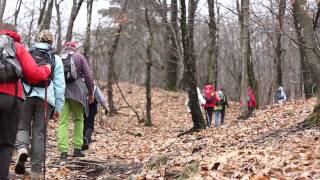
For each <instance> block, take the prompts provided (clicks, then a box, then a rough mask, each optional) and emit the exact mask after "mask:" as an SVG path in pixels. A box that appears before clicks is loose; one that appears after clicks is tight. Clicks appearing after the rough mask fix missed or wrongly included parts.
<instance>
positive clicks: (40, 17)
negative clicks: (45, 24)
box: [38, 0, 48, 26]
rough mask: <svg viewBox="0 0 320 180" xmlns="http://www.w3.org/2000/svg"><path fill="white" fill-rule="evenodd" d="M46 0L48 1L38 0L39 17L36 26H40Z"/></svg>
mask: <svg viewBox="0 0 320 180" xmlns="http://www.w3.org/2000/svg"><path fill="white" fill-rule="evenodd" d="M47 2H48V0H41V1H40V14H39V19H38V26H40V24H41V22H42V18H43V16H44V13H45V12H46V8H47Z"/></svg>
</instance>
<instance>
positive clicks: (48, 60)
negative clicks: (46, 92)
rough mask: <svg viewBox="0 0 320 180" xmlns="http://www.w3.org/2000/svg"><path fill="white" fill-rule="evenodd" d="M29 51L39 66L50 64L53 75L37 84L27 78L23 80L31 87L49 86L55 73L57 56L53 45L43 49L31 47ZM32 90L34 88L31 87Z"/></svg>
mask: <svg viewBox="0 0 320 180" xmlns="http://www.w3.org/2000/svg"><path fill="white" fill-rule="evenodd" d="M29 53H30V54H31V56H32V57H33V59H34V60H35V61H36V63H37V64H38V65H39V66H41V65H46V64H50V66H51V75H50V76H49V78H48V79H47V80H44V81H40V82H39V83H37V84H31V83H28V82H27V81H26V80H25V79H23V82H24V83H26V84H28V85H30V86H31V87H41V88H45V87H48V86H49V85H50V84H51V81H52V79H53V74H54V73H53V72H54V68H55V57H54V55H55V54H54V51H53V49H52V47H51V46H49V49H41V48H37V47H31V48H30V49H29ZM31 90H32V88H31V89H30V91H31ZM28 94H30V93H28Z"/></svg>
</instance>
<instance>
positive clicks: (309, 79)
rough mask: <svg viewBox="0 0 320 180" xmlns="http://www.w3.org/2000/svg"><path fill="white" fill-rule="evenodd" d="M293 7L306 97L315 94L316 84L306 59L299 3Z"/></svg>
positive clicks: (302, 81)
mask: <svg viewBox="0 0 320 180" xmlns="http://www.w3.org/2000/svg"><path fill="white" fill-rule="evenodd" d="M292 8H293V14H292V16H293V22H294V26H295V29H296V33H297V39H298V42H299V44H298V46H299V53H300V63H301V83H303V88H301V89H303V90H304V95H305V97H306V98H310V97H312V96H313V92H312V91H313V85H314V84H315V81H314V78H313V75H312V73H311V67H310V64H309V63H308V61H307V59H306V48H305V46H304V44H305V42H304V39H303V31H302V27H301V21H302V16H301V15H300V10H299V6H298V5H294V6H292Z"/></svg>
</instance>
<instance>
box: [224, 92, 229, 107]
mask: <svg viewBox="0 0 320 180" xmlns="http://www.w3.org/2000/svg"><path fill="white" fill-rule="evenodd" d="M224 99H225V101H224V103H225V105H226V106H227V107H228V109H229V103H228V98H227V96H226V95H224Z"/></svg>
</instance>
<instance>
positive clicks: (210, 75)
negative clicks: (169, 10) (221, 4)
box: [206, 0, 218, 87]
mask: <svg viewBox="0 0 320 180" xmlns="http://www.w3.org/2000/svg"><path fill="white" fill-rule="evenodd" d="M214 4H215V2H214V0H208V10H209V24H208V25H209V38H210V43H209V54H208V66H207V67H208V69H207V80H206V83H207V84H214V86H215V87H217V79H218V63H217V62H218V61H217V59H216V57H218V56H217V55H216V52H217V39H216V38H217V35H216V34H217V24H216V19H215V7H214Z"/></svg>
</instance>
